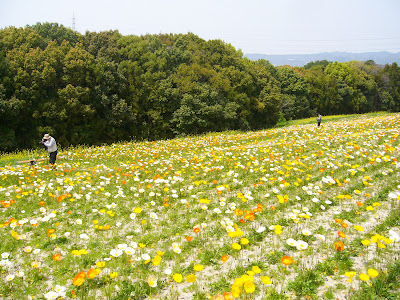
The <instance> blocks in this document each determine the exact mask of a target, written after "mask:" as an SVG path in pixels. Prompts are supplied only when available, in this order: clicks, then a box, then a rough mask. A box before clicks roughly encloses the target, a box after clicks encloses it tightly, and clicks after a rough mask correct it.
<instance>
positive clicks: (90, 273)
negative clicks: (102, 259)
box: [87, 269, 98, 279]
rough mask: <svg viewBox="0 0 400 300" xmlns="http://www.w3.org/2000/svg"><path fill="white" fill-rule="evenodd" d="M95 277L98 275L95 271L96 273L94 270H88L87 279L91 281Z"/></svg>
mask: <svg viewBox="0 0 400 300" xmlns="http://www.w3.org/2000/svg"><path fill="white" fill-rule="evenodd" d="M97 275H98V273H97V271H96V270H95V269H89V270H88V271H87V277H88V278H89V279H93V278H95V277H96V276H97Z"/></svg>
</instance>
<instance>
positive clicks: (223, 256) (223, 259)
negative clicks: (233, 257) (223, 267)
mask: <svg viewBox="0 0 400 300" xmlns="http://www.w3.org/2000/svg"><path fill="white" fill-rule="evenodd" d="M228 259H229V257H228V255H222V257H221V260H222V262H226V261H227V260H228Z"/></svg>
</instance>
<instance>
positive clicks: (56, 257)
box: [53, 253, 62, 261]
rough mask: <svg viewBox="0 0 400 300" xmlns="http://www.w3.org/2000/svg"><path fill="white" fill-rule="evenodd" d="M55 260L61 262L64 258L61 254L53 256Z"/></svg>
mask: <svg viewBox="0 0 400 300" xmlns="http://www.w3.org/2000/svg"><path fill="white" fill-rule="evenodd" d="M53 260H55V261H60V260H62V256H61V254H60V253H56V254H53Z"/></svg>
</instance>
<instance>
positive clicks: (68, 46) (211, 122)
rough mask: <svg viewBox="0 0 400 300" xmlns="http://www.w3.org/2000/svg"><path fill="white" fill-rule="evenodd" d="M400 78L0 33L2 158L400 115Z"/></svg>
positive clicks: (192, 43)
mask: <svg viewBox="0 0 400 300" xmlns="http://www.w3.org/2000/svg"><path fill="white" fill-rule="evenodd" d="M399 86H400V71H399V67H398V66H397V64H392V65H387V66H385V67H382V66H379V65H377V64H375V63H374V62H373V61H367V62H350V63H338V62H327V61H317V62H313V63H309V64H307V65H306V66H305V67H304V68H292V67H287V66H286V67H274V66H273V65H271V64H270V63H269V62H268V61H265V60H258V61H251V60H249V59H247V58H243V53H242V52H241V51H240V50H236V49H235V48H234V47H233V46H232V45H230V44H227V43H225V42H223V41H221V40H209V41H206V40H204V39H202V38H200V37H198V36H197V35H195V34H193V33H188V34H159V35H150V34H147V35H144V36H134V35H129V36H123V35H121V34H120V33H119V32H118V31H106V32H99V33H96V32H86V33H85V35H80V34H79V33H77V32H74V31H72V30H71V29H69V28H66V27H64V26H62V25H58V24H55V23H44V24H41V23H37V24H36V25H33V26H27V27H25V28H15V27H8V28H5V29H1V30H0V150H1V151H11V150H13V149H17V148H20V149H22V148H28V147H33V146H35V145H37V141H38V139H40V137H41V136H42V135H43V134H44V133H50V134H52V135H54V136H55V137H56V138H57V140H58V142H59V143H60V145H61V146H67V145H70V144H80V143H85V144H99V143H104V142H114V141H120V140H131V139H139V140H140V139H148V140H153V139H164V138H172V137H174V136H177V135H187V134H200V133H204V132H208V131H216V130H231V129H236V130H237V129H239V130H256V129H262V128H267V127H271V126H274V125H275V124H276V122H277V121H278V119H279V118H280V117H282V116H283V117H285V118H286V119H295V118H301V117H307V116H312V115H314V114H316V113H317V112H319V113H322V114H323V115H326V114H334V113H335V114H337V113H355V112H367V111H374V110H381V109H383V110H390V111H398V110H399V109H400V99H399V98H400V90H399V89H400V88H399Z"/></svg>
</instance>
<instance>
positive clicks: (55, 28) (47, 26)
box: [27, 22, 82, 46]
mask: <svg viewBox="0 0 400 300" xmlns="http://www.w3.org/2000/svg"><path fill="white" fill-rule="evenodd" d="M27 28H32V29H33V30H34V31H35V32H37V33H38V34H39V35H40V36H41V37H42V38H43V39H44V41H45V42H46V43H49V42H52V41H56V42H57V43H58V44H59V45H61V43H62V42H63V41H67V42H69V43H70V44H71V45H72V46H75V44H76V43H77V42H79V41H80V40H81V39H82V37H81V35H80V34H79V33H78V32H76V31H73V30H72V29H71V28H67V27H65V26H64V25H60V24H57V23H48V22H46V23H40V22H39V23H36V24H35V25H33V26H27Z"/></svg>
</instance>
